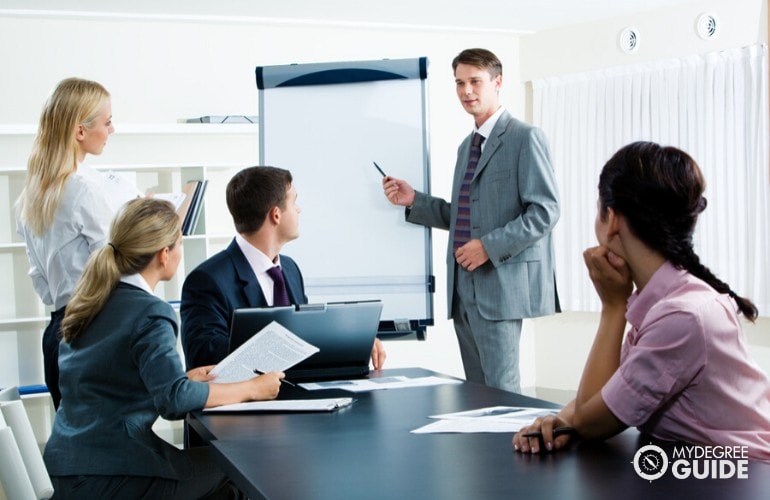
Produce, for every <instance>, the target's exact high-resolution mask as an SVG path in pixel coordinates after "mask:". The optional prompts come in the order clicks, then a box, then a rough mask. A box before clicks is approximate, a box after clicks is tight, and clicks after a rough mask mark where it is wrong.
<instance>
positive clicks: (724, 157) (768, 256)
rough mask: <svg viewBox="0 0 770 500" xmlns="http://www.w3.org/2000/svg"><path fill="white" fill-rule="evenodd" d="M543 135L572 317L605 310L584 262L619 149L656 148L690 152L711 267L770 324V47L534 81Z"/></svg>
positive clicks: (560, 268) (562, 280) (699, 245)
mask: <svg viewBox="0 0 770 500" xmlns="http://www.w3.org/2000/svg"><path fill="white" fill-rule="evenodd" d="M532 83H533V104H534V108H533V109H534V124H535V125H537V126H539V127H541V128H542V129H543V130H544V131H545V133H546V135H547V137H548V138H549V142H550V145H551V153H552V159H553V164H554V168H555V169H556V176H557V180H558V183H559V189H560V194H561V200H562V218H561V220H560V221H559V223H558V224H557V226H556V229H555V232H554V241H555V246H556V259H557V268H556V273H557V281H558V286H559V293H560V296H561V299H562V307H563V308H564V309H565V310H573V311H594V310H598V308H599V302H598V300H597V298H596V294H595V293H594V290H593V287H592V285H591V282H590V280H589V279H588V276H587V273H586V272H585V268H584V265H583V261H582V251H583V250H584V249H585V248H587V247H589V246H593V245H595V244H596V238H595V236H594V220H595V217H596V199H597V189H596V186H597V182H598V179H599V172H600V170H601V167H602V166H603V165H604V163H605V162H606V161H607V160H608V159H609V158H610V156H612V154H613V153H614V152H615V151H616V150H618V149H619V148H620V147H621V146H623V145H625V144H628V143H630V142H633V141H637V140H649V141H655V142H658V143H661V144H665V145H673V146H676V147H679V148H681V149H683V150H684V151H687V152H688V153H689V154H690V155H691V156H692V157H693V158H694V159H695V161H697V162H698V164H699V165H700V167H701V169H702V170H703V173H704V175H705V178H706V183H707V186H706V193H705V196H706V198H707V199H708V208H707V209H706V211H705V212H703V213H702V214H701V216H700V218H699V221H698V226H697V228H696V231H695V240H694V241H695V250H696V252H697V253H698V255H699V256H700V257H701V261H702V262H703V263H704V264H705V265H706V266H708V267H709V268H710V269H711V270H712V271H713V272H714V273H715V274H716V275H717V276H718V277H719V278H720V279H722V280H723V281H725V282H726V283H728V284H729V285H730V286H731V287H732V289H733V290H734V291H735V292H736V293H738V294H739V295H743V296H746V297H749V298H750V299H752V300H753V301H754V303H755V304H756V305H757V307H758V308H759V313H760V315H761V316H770V217H769V216H770V208H769V207H770V201H769V199H770V179H768V176H769V174H770V168H769V166H770V158H769V156H768V141H769V139H770V131H769V130H768V66H767V46H766V45H762V46H753V47H747V48H742V49H735V50H729V51H723V52H718V53H711V54H705V55H699V56H692V57H687V58H683V59H676V60H668V61H658V62H653V63H646V64H639V65H633V66H627V67H618V68H612V69H608V70H602V71H595V72H590V73H583V74H578V75H570V76H566V77H557V78H548V79H544V80H538V81H534V82H532Z"/></svg>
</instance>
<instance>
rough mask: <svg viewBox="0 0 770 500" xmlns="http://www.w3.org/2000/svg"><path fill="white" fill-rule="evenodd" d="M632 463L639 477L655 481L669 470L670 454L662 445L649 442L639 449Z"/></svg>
mask: <svg viewBox="0 0 770 500" xmlns="http://www.w3.org/2000/svg"><path fill="white" fill-rule="evenodd" d="M632 463H633V464H634V469H635V470H636V473H637V474H638V475H639V477H641V478H642V479H646V480H648V481H654V480H655V479H659V478H660V477H661V476H663V474H665V473H666V470H668V455H666V452H665V451H663V449H662V448H661V447H659V446H655V445H654V444H648V445H647V446H642V447H641V448H639V450H637V452H636V455H634V461H633V462H632Z"/></svg>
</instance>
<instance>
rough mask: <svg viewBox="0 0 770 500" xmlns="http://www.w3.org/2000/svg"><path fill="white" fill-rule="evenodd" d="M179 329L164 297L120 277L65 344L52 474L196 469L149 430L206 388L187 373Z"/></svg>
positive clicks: (164, 473)
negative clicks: (90, 317) (104, 300)
mask: <svg viewBox="0 0 770 500" xmlns="http://www.w3.org/2000/svg"><path fill="white" fill-rule="evenodd" d="M176 335H177V320H176V314H175V313H174V310H173V309H172V308H171V306H170V305H169V304H168V303H167V302H165V301H163V300H161V299H159V298H158V297H156V296H154V295H152V294H150V293H147V292H146V291H144V290H142V289H140V288H137V287H135V286H132V285H128V284H126V283H120V284H118V286H117V288H116V289H115V290H114V291H113V292H112V294H111V295H110V298H109V299H108V301H107V303H106V304H105V306H104V308H103V309H102V311H101V312H100V313H99V314H98V315H97V316H96V317H95V318H94V320H93V321H92V323H91V324H90V325H89V326H88V328H87V329H86V331H85V332H84V333H83V334H82V336H81V337H79V338H77V339H76V340H74V341H73V342H72V343H71V344H68V343H66V342H62V343H61V345H60V354H59V369H60V374H61V375H60V383H59V386H60V388H61V392H62V401H61V406H59V410H58V412H57V413H56V419H55V420H54V425H53V431H52V433H51V437H50V438H49V439H48V442H47V443H46V447H45V453H44V455H43V457H44V459H45V464H46V467H47V469H48V473H49V474H51V475H52V476H79V475H85V476H94V475H97V476H99V475H118V476H124V475H126V476H156V477H164V478H169V479H186V478H191V477H193V476H194V474H195V473H196V470H195V468H194V466H193V463H192V462H191V461H190V459H189V458H188V457H187V456H186V454H185V453H184V452H183V451H182V450H179V449H178V448H176V447H175V446H172V445H170V444H168V443H167V442H165V441H164V440H162V439H161V438H159V437H158V436H157V435H155V433H153V432H152V425H153V423H155V420H157V418H158V416H159V415H160V416H161V417H163V418H166V419H170V420H174V419H180V418H184V415H185V414H187V412H190V411H193V410H200V409H201V408H203V406H204V405H205V404H206V399H207V398H208V394H209V388H208V384H205V383H202V382H193V381H191V380H189V379H188V378H187V374H186V373H185V372H184V370H183V369H182V362H181V360H180V359H179V353H178V352H177V350H176V340H177V339H176Z"/></svg>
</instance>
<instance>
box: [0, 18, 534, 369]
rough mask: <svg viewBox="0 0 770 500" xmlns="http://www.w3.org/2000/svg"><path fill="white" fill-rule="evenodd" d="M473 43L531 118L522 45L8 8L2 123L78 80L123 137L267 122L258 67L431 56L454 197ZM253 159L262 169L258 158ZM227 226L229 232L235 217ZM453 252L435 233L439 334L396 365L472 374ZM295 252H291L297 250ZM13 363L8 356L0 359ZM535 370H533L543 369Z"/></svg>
mask: <svg viewBox="0 0 770 500" xmlns="http://www.w3.org/2000/svg"><path fill="white" fill-rule="evenodd" d="M472 46H482V47H486V48H489V49H490V50H492V51H494V52H495V53H496V54H497V55H498V56H499V57H500V58H501V60H502V61H503V63H504V65H505V67H506V78H507V79H508V81H510V82H511V84H509V85H508V86H507V89H506V90H505V91H504V93H503V96H502V97H503V101H504V103H505V105H506V106H507V107H508V108H509V109H511V110H512V111H513V112H514V113H517V114H520V113H521V112H522V109H523V87H522V86H521V85H517V84H515V82H518V81H519V77H518V61H517V58H518V40H517V39H516V38H515V37H512V36H508V35H488V34H469V33H463V34H456V33H437V32H418V31H396V30H374V29H366V30H358V29H346V28H339V27H334V28H323V27H306V26H268V25H260V24H223V23H192V22H174V21H169V20H138V19H134V20H125V19H123V20H121V19H82V18H81V19H78V18H71V19H70V18H40V17H16V16H13V17H11V16H5V17H4V16H3V15H2V12H1V11H0V61H2V63H3V74H4V76H5V77H4V78H2V79H0V96H2V97H0V109H2V113H0V125H3V124H18V123H26V124H32V123H36V122H37V120H38V116H39V113H40V110H41V107H42V105H43V101H44V100H45V98H46V97H47V96H48V95H49V94H50V92H51V90H52V89H53V87H54V86H55V85H56V83H57V82H58V81H59V80H61V79H62V78H65V77H69V76H79V77H83V78H89V79H94V80H97V81H99V82H101V83H103V84H104V85H105V86H106V87H107V88H108V90H109V91H110V92H111V94H112V111H113V116H114V123H115V127H116V134H119V133H120V128H121V125H125V124H133V123H173V122H176V121H177V120H179V119H183V118H187V117H196V116H201V115H209V114H218V115H219V114H244V115H254V114H257V113H258V105H257V89H256V84H255V78H254V68H255V67H256V66H258V65H272V64H287V63H294V62H297V63H305V62H320V61H344V60H369V59H381V58H407V57H419V56H427V57H428V59H429V61H430V65H429V70H428V74H429V80H428V82H429V113H430V115H429V124H430V129H431V144H430V151H431V168H432V181H433V188H432V190H433V193H435V194H438V195H441V196H448V195H449V193H450V192H451V177H452V170H453V168H454V161H455V151H456V148H457V145H458V144H459V142H460V141H461V140H462V138H463V137H464V136H465V135H466V134H467V133H469V132H470V129H471V127H472V122H471V120H470V118H469V116H468V115H467V114H466V113H465V112H464V111H463V110H462V108H461V107H460V105H459V103H458V102H457V98H456V96H455V93H454V78H453V75H452V70H451V60H452V58H453V57H454V56H455V55H456V54H457V53H458V52H459V51H460V50H462V49H464V48H467V47H472ZM339 105H340V106H345V103H344V102H340V103H339ZM297 119H298V120H301V119H302V117H301V116H298V117H297ZM109 155H110V147H109V145H108V146H107V148H106V149H105V153H104V154H103V157H102V158H100V161H105V162H109ZM252 161H253V163H254V164H256V163H257V161H258V157H257V156H256V155H255V157H254V158H253V159H252ZM394 210H398V209H396V208H395V207H394ZM223 223H224V224H227V225H228V226H229V225H230V221H224V222H223ZM445 248H446V234H445V233H444V232H436V233H434V259H435V260H434V263H435V268H434V271H435V275H436V290H437V293H436V294H435V306H436V307H435V318H436V326H435V327H431V328H429V330H428V332H429V335H428V340H427V341H426V342H419V343H418V342H391V343H389V344H388V351H389V360H388V366H391V367H396V366H416V365H422V366H425V367H428V368H432V369H435V370H437V371H441V372H444V373H449V374H453V375H462V368H461V363H460V359H459V354H458V350H457V346H456V341H455V338H454V331H453V329H452V326H451V323H449V322H448V321H447V320H446V319H445V318H446V316H447V313H446V307H445V299H444V292H445V290H446V275H445V266H444V252H445ZM286 252H287V253H289V254H291V248H290V246H287V248H286ZM300 265H301V263H300ZM2 357H3V353H0V363H3V359H2ZM528 358H531V356H528ZM529 373H532V374H534V368H533V367H532V368H530V369H529ZM532 376H533V375H532ZM530 378H531V377H530ZM530 383H534V382H533V381H531V382H530Z"/></svg>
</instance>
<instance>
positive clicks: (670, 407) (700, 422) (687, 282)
mask: <svg viewBox="0 0 770 500" xmlns="http://www.w3.org/2000/svg"><path fill="white" fill-rule="evenodd" d="M626 320H627V321H628V323H629V325H630V327H631V328H630V329H629V331H628V332H627V334H626V339H625V342H624V343H623V347H622V350H621V355H620V367H619V368H618V370H617V371H616V372H615V373H614V374H613V376H612V378H610V380H609V381H608V382H607V384H606V385H605V386H604V387H603V388H602V398H603V399H604V402H605V404H606V405H607V407H608V408H609V409H610V411H612V413H613V414H614V415H615V416H616V417H617V418H618V419H620V420H621V421H622V422H623V423H625V424H626V425H629V426H637V427H638V428H639V430H641V431H643V432H646V433H648V434H651V435H652V436H654V437H656V438H659V439H665V440H682V441H685V442H689V443H695V444H702V445H713V446H746V447H748V454H749V456H750V457H752V458H757V459H760V460H764V461H770V379H768V376H767V374H766V373H765V372H764V371H763V370H762V369H761V368H760V367H759V366H758V365H757V364H756V362H754V360H753V359H752V358H751V357H750V356H749V353H748V350H747V347H746V339H745V337H744V334H743V331H742V329H741V325H740V323H739V321H738V317H737V314H736V309H735V305H734V303H733V302H732V300H731V299H730V298H729V297H728V296H727V295H722V294H719V293H717V292H716V291H715V290H714V289H713V288H711V287H710V286H709V285H708V284H706V283H705V282H703V281H702V280H700V279H698V278H696V277H695V276H693V275H691V274H689V273H688V272H687V271H683V270H677V269H676V268H675V267H674V266H673V265H672V264H670V263H668V262H666V263H665V264H664V265H663V266H661V268H660V269H658V271H656V272H655V274H654V275H653V277H652V279H651V280H650V281H649V283H647V286H645V288H644V289H643V290H642V291H641V293H636V292H635V293H634V294H633V295H632V296H631V297H630V298H629V301H628V309H627V311H626Z"/></svg>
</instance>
